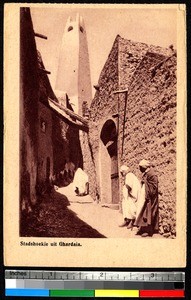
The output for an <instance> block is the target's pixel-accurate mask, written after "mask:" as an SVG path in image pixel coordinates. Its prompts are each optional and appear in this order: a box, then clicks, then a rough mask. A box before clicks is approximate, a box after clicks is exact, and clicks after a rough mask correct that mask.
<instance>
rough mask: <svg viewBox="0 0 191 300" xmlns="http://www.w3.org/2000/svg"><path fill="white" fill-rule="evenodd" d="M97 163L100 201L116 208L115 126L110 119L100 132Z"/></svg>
mask: <svg viewBox="0 0 191 300" xmlns="http://www.w3.org/2000/svg"><path fill="white" fill-rule="evenodd" d="M99 164H100V196H101V202H102V203H107V205H109V206H110V207H111V208H112V207H113V208H118V206H117V205H116V204H118V203H119V174H118V158H117V128H116V125H115V122H114V121H113V120H112V119H109V120H107V121H106V122H105V123H104V125H103V127H102V130H101V133H100V147H99Z"/></svg>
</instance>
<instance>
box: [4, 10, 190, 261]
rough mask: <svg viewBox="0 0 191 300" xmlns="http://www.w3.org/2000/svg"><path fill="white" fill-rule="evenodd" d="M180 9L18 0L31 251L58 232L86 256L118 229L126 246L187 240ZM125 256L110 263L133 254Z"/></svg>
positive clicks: (21, 225) (24, 186)
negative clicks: (24, 2) (88, 247)
mask: <svg viewBox="0 0 191 300" xmlns="http://www.w3.org/2000/svg"><path fill="white" fill-rule="evenodd" d="M179 10H180V11H182V12H183V13H185V8H184V7H183V6H180V7H179V6H178V5H166V6H164V7H163V6H161V5H139V6H138V7H137V6H134V5H25V6H22V5H20V6H18V7H17V21H18V27H17V30H18V32H17V35H18V40H17V47H18V48H17V49H18V64H17V74H18V81H17V84H18V87H19V88H18V95H17V97H16V99H18V103H17V108H18V121H19V122H18V124H17V129H18V133H17V139H18V140H17V145H18V148H17V149H18V151H17V156H18V158H17V162H18V168H17V173H18V176H17V181H15V182H16V187H17V196H18V199H15V201H17V205H16V209H17V210H18V211H16V212H15V213H16V214H17V217H16V222H18V224H17V225H16V226H17V234H16V235H17V237H18V239H19V241H20V246H23V247H25V250H26V249H27V248H26V247H29V248H30V251H31V250H32V247H30V246H34V247H35V246H39V245H38V243H41V242H42V243H45V244H44V245H43V246H48V242H45V240H46V241H49V238H51V240H52V241H56V242H55V245H57V241H58V243H61V242H59V241H63V243H64V246H76V249H77V247H79V249H80V248H81V247H82V248H83V250H81V249H80V250H79V251H84V255H86V254H87V251H86V250H84V248H85V246H84V244H83V241H87V243H91V247H95V249H96V245H97V243H102V244H101V245H102V246H100V245H99V246H98V248H99V247H100V248H101V247H104V248H105V249H109V247H110V246H109V244H107V243H108V242H106V240H108V241H109V240H110V242H109V243H110V244H111V243H112V244H113V247H114V249H117V252H118V251H120V249H119V248H120V246H119V245H120V243H124V246H125V245H126V243H128V241H131V243H132V245H133V243H138V244H139V245H140V243H143V245H144V246H145V245H146V247H150V245H151V241H152V243H153V245H154V243H156V245H160V244H161V245H164V244H165V243H166V241H168V243H171V242H173V241H176V240H179V238H180V232H181V231H179V229H178V228H179V227H180V226H179V225H178V224H177V223H178V222H180V214H181V211H182V210H183V217H184V221H183V223H182V224H185V222H186V215H185V209H184V208H185V207H186V198H185V189H186V187H185V184H186V177H185V168H186V165H185V161H184V160H185V157H186V152H185V145H186V144H185V136H184V134H185V133H184V132H185V131H184V130H185V121H184V119H183V122H182V119H181V122H180V121H179V118H180V117H182V118H183V117H184V112H185V99H183V98H182V99H180V96H179V95H180V92H179V90H180V91H181V88H180V78H182V80H183V79H184V76H185V73H184V72H183V73H182V77H181V76H180V75H179V67H180V64H179V65H178V63H177V61H179V63H180V61H183V67H184V56H183V60H182V56H181V60H180V52H179V51H180V46H179V40H178V32H179V30H180V26H179V24H180V17H178V15H179ZM182 19H183V18H182ZM182 19H181V21H182ZM184 34H185V33H184ZM183 36H184V35H183ZM182 40H183V39H182ZM183 42H184V40H183ZM183 83H184V82H183ZM182 109H183V110H182ZM180 111H181V112H180ZM181 126H183V127H181ZM179 127H181V128H180V129H179ZM182 129H183V131H182ZM182 132H183V134H182ZM180 137H182V142H181V146H178V145H179V143H178V142H179V141H180ZM181 164H182V165H181ZM180 165H181V167H182V180H183V184H182V186H180V183H181V174H180V172H179V171H180V168H181V167H180ZM178 176H180V178H178ZM179 192H180V193H181V197H182V199H181V200H180V199H179V197H177V194H178V193H179ZM9 199H10V197H9ZM8 201H10V200H8ZM179 201H181V202H182V204H181V203H180V202H179ZM179 203H180V204H179ZM10 204H11V202H10ZM5 207H6V206H5ZM180 208H181V209H182V210H180ZM179 224H180V223H179ZM182 230H183V231H182V238H184V234H185V228H182ZM101 238H102V239H101ZM87 239H88V240H87ZM101 240H102V241H103V242H104V241H105V242H104V243H106V244H105V246H104V244H103V242H101ZM119 240H120V242H118V241H119ZM115 241H116V242H115ZM132 241H133V242H132ZM177 242H178V241H177ZM46 243H47V245H46ZM138 244H137V245H138ZM59 245H60V246H61V244H59ZM62 246H63V245H62ZM34 247H33V248H34ZM182 247H183V250H182V253H183V255H182V256H181V259H180V261H181V262H180V264H182V261H184V255H185V252H184V249H185V244H182ZM162 248H163V250H164V247H162ZM172 249H173V245H172ZM44 250H45V249H44ZM54 250H56V249H54ZM32 251H33V250H32ZM35 251H36V250H35ZM70 251H72V250H70ZM111 252H112V251H111ZM122 253H123V251H122ZM161 253H162V252H161ZM171 254H172V252H171V251H169V255H171ZM131 255H132V256H133V253H132V254H131ZM162 255H163V254H161V256H162ZM164 256H165V255H164ZM164 256H163V257H164ZM74 257H75V256H74ZM115 260H116V258H115V257H114V256H112V258H110V260H109V261H110V263H111V262H112V264H111V265H110V266H112V265H114V266H115V265H117V266H121V265H122V264H123V263H124V259H123V258H121V261H120V262H119V256H118V259H117V260H116V261H115ZM151 260H152V262H151V265H154V264H153V259H151ZM69 261H70V259H69ZM90 261H91V264H92V259H90ZM162 261H163V260H162ZM169 263H170V264H171V265H172V264H173V263H172V262H171V261H170V260H169ZM43 265H46V263H44V262H43ZM67 265H68V264H67ZM101 265H102V264H101ZM103 265H104V264H103ZM105 265H107V266H108V265H109V262H108V263H107V262H106V263H105ZM139 265H140V266H141V265H142V264H141V263H140V262H138V261H137V262H136V263H135V264H133V266H139ZM125 266H131V264H130V263H129V262H127V263H125ZM143 266H144V263H143ZM148 266H149V265H148ZM163 266H164V263H163Z"/></svg>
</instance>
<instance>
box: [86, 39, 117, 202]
mask: <svg viewBox="0 0 191 300" xmlns="http://www.w3.org/2000/svg"><path fill="white" fill-rule="evenodd" d="M118 39H119V36H117V38H116V40H115V41H114V44H113V47H112V50H111V52H110V54H109V56H108V59H107V61H106V63H105V65H104V67H103V69H102V72H101V74H100V78H99V81H98V89H99V90H97V91H96V94H95V97H94V99H93V101H92V104H91V107H90V116H89V143H90V148H91V154H89V157H92V159H93V161H92V163H91V164H90V167H89V165H88V166H87V167H86V169H87V170H88V169H90V168H91V166H93V165H95V166H96V169H95V174H96V176H95V175H94V174H93V173H92V172H91V173H90V172H89V173H88V175H89V177H90V178H89V180H90V186H91V187H92V188H91V189H90V193H92V195H96V193H97V194H98V198H99V195H100V190H99V179H100V178H99V170H98V165H99V157H98V152H99V140H100V133H101V129H102V126H103V124H104V121H106V120H107V119H108V118H109V116H110V117H111V116H112V115H113V114H116V112H117V107H118V104H117V102H116V101H115V97H116V96H115V94H113V92H114V91H115V90H117V89H118ZM86 145H87V144H86ZM86 165H87V164H86ZM94 200H95V199H94Z"/></svg>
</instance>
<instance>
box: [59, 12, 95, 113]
mask: <svg viewBox="0 0 191 300" xmlns="http://www.w3.org/2000/svg"><path fill="white" fill-rule="evenodd" d="M55 89H56V93H57V96H59V95H61V94H64V93H67V95H68V97H69V99H70V103H71V104H72V107H73V110H74V112H75V113H77V114H79V115H82V104H83V102H84V101H86V102H87V104H88V107H89V105H90V102H91V99H92V91H91V77H90V65H89V54H88V44H87V37H86V30H85V25H84V21H83V18H82V17H81V16H79V14H77V16H76V18H75V19H74V20H73V19H72V18H71V17H69V18H68V20H67V22H66V26H65V30H64V34H63V38H62V43H61V49H60V57H59V63H58V72H57V78H56V87H55Z"/></svg>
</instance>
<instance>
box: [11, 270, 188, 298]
mask: <svg viewBox="0 0 191 300" xmlns="http://www.w3.org/2000/svg"><path fill="white" fill-rule="evenodd" d="M184 286H185V273H184V272H120V271H119V272H118V271H114V272H105V271H95V272H94V271H44V270H43V271H41V270H5V288H6V296H16V295H17V296H22V295H24V296H35V295H34V293H37V296H43V295H44V296H46V297H49V296H51V297H54V296H55V297H56V296H63V297H66V296H68V297H110V296H111V297H136V298H137V297H146V296H147V297H155V296H156V297H159V296H160V297H163V295H164V293H165V297H174V298H175V297H183V296H184ZM45 294H46V295H45ZM145 295H146V296H145ZM149 295H150V296H149Z"/></svg>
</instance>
